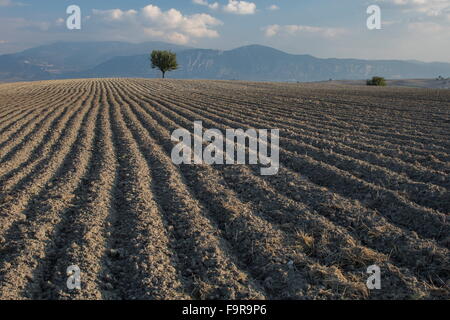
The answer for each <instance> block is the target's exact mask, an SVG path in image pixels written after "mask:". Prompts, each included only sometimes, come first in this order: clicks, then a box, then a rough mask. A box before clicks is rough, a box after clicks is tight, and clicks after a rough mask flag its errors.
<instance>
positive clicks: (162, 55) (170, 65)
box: [150, 50, 178, 78]
mask: <svg viewBox="0 0 450 320" xmlns="http://www.w3.org/2000/svg"><path fill="white" fill-rule="evenodd" d="M150 60H151V62H152V68H153V69H155V68H157V69H159V70H161V72H162V77H163V78H164V77H165V74H166V72H168V71H172V70H176V69H178V63H177V55H176V54H175V53H173V52H170V51H160V50H153V51H152V53H151V57H150Z"/></svg>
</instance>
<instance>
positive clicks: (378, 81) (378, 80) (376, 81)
mask: <svg viewBox="0 0 450 320" xmlns="http://www.w3.org/2000/svg"><path fill="white" fill-rule="evenodd" d="M367 85H368V86H382V87H385V86H386V85H387V84H386V79H384V78H382V77H373V78H372V79H371V80H367Z"/></svg>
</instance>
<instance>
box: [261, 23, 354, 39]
mask: <svg viewBox="0 0 450 320" xmlns="http://www.w3.org/2000/svg"><path fill="white" fill-rule="evenodd" d="M263 31H264V34H265V36H266V37H269V38H270V37H274V36H277V35H285V36H286V35H287V36H295V35H300V34H313V35H319V36H322V37H326V38H334V37H336V36H340V35H342V34H344V33H346V30H345V29H342V28H323V27H313V26H305V25H294V24H291V25H283V26H280V25H278V24H273V25H269V26H266V27H264V28H263Z"/></svg>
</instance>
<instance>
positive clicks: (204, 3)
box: [192, 0, 220, 10]
mask: <svg viewBox="0 0 450 320" xmlns="http://www.w3.org/2000/svg"><path fill="white" fill-rule="evenodd" d="M192 2H193V3H195V4H198V5H201V6H205V7H208V8H210V9H213V10H217V9H219V6H220V5H219V3H218V2H214V3H209V2H208V1H207V0H192Z"/></svg>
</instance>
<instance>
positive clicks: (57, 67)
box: [0, 41, 188, 80]
mask: <svg viewBox="0 0 450 320" xmlns="http://www.w3.org/2000/svg"><path fill="white" fill-rule="evenodd" d="M154 49H160V50H172V51H175V52H177V51H180V50H185V49H188V47H183V46H178V45H174V44H169V43H164V42H145V43H139V44H133V43H127V42H114V41H109V42H56V43H53V44H50V45H44V46H39V47H36V48H31V49H28V50H25V51H22V52H19V53H15V54H7V55H1V56H0V80H2V79H8V78H23V79H25V80H36V79H52V78H55V77H59V76H61V75H63V74H65V73H72V72H80V71H82V70H86V69H90V68H93V67H95V66H96V65H98V64H100V63H103V62H105V61H108V60H109V59H112V58H113V57H117V56H132V55H139V54H144V53H148V52H150V51H152V50H154ZM11 69H12V70H17V71H18V72H17V73H18V74H11ZM63 77H64V76H63Z"/></svg>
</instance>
